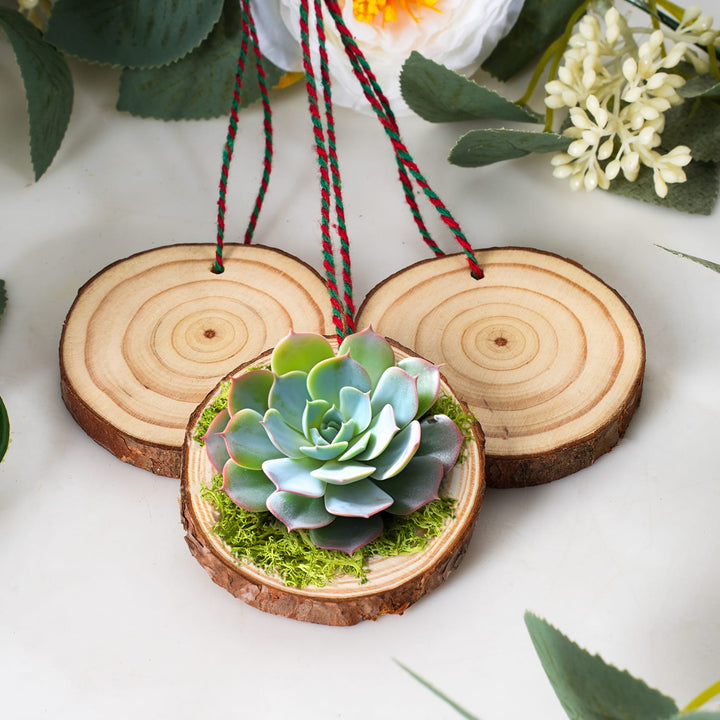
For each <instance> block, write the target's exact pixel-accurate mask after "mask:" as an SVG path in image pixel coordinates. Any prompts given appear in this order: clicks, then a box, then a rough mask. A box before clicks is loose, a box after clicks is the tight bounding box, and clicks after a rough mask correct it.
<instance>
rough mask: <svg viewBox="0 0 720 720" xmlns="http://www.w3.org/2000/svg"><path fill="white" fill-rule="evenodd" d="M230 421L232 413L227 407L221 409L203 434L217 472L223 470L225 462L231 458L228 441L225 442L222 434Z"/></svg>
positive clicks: (209, 456) (206, 448)
mask: <svg viewBox="0 0 720 720" xmlns="http://www.w3.org/2000/svg"><path fill="white" fill-rule="evenodd" d="M228 422H230V413H229V412H228V411H227V409H225V410H221V411H220V412H219V413H218V414H217V415H216V416H215V417H214V418H213V420H212V422H211V423H210V425H208V429H207V432H206V433H205V435H203V440H204V441H205V452H206V453H207V456H208V460H210V464H211V465H212V466H213V467H214V468H215V470H216V471H217V472H222V469H223V467H225V463H226V462H227V461H228V460H229V459H230V454H229V453H228V449H227V443H226V442H225V438H224V437H223V436H222V435H221V434H220V433H222V432H223V430H225V428H226V427H227V424H228Z"/></svg>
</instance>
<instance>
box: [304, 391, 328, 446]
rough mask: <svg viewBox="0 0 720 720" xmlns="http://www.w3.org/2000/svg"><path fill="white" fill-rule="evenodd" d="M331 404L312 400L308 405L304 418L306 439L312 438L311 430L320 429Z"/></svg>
mask: <svg viewBox="0 0 720 720" xmlns="http://www.w3.org/2000/svg"><path fill="white" fill-rule="evenodd" d="M329 409H330V403H329V402H326V401H325V400H310V402H308V403H306V405H305V409H304V410H303V416H302V431H303V435H305V437H306V438H309V437H310V430H311V428H315V429H317V428H319V427H320V423H321V422H322V419H323V417H324V416H325V413H326V412H327V411H328V410H329Z"/></svg>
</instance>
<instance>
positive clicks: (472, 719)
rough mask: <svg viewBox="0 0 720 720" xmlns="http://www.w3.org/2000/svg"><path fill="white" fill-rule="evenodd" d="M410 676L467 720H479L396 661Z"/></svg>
mask: <svg viewBox="0 0 720 720" xmlns="http://www.w3.org/2000/svg"><path fill="white" fill-rule="evenodd" d="M395 662H396V663H397V664H398V665H399V666H400V667H401V668H402V669H403V670H404V671H405V672H406V673H407V674H408V675H410V676H412V677H414V678H415V679H416V680H417V681H418V682H419V683H420V684H421V685H424V686H425V687H426V688H427V689H428V690H429V691H430V692H431V693H433V694H434V695H437V697H439V698H440V699H441V700H443V701H444V702H446V703H447V704H448V705H449V706H450V707H451V708H452V709H453V710H456V711H457V712H458V714H459V715H461V716H462V717H464V718H467V720H478V718H477V717H475V715H471V714H470V713H469V712H468V711H467V710H465V708H463V707H461V706H460V705H458V704H457V703H456V702H455V701H454V700H451V699H450V698H449V697H448V696H447V695H445V693H443V692H441V691H440V690H438V689H437V688H436V687H435V686H434V685H431V684H430V683H429V682H428V681H427V680H425V678H423V677H420V675H418V674H417V673H416V672H414V671H412V670H411V669H410V668H409V667H407V666H406V665H403V664H402V663H401V662H400V661H399V660H396V661H395Z"/></svg>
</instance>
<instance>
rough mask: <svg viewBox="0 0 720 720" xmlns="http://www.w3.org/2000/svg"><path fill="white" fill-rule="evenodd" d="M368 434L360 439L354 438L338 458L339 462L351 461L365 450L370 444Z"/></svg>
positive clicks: (364, 434)
mask: <svg viewBox="0 0 720 720" xmlns="http://www.w3.org/2000/svg"><path fill="white" fill-rule="evenodd" d="M370 437H371V436H370V433H363V434H362V435H360V437H358V438H356V439H355V440H353V441H352V443H350V444H349V445H348V449H347V450H346V451H345V452H344V453H343V454H342V455H341V456H340V457H339V458H338V461H339V462H345V461H346V460H352V459H353V458H354V457H357V456H358V455H359V454H360V453H361V452H363V450H365V448H367V446H368V443H369V442H370Z"/></svg>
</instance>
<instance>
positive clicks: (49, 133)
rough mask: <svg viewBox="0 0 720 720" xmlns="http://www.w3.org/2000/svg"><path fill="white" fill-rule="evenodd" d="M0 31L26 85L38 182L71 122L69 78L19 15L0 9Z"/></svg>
mask: <svg viewBox="0 0 720 720" xmlns="http://www.w3.org/2000/svg"><path fill="white" fill-rule="evenodd" d="M0 27H2V29H3V30H4V31H5V33H6V34H7V36H8V40H9V41H10V44H11V45H12V48H13V51H14V52H15V57H16V59H17V62H18V65H19V66H20V72H21V74H22V79H23V83H24V85H25V95H26V96H27V104H28V116H29V119H30V157H31V159H32V164H33V169H34V171H35V179H36V180H37V179H39V178H40V176H41V175H42V174H43V173H44V172H45V171H46V170H47V169H48V167H49V166H50V163H51V162H52V161H53V158H54V157H55V153H57V151H58V148H59V147H60V143H62V140H63V137H64V136H65V131H66V130H67V126H68V123H69V122H70V113H71V111H72V104H73V83H72V76H71V75H70V70H69V68H68V66H67V63H66V62H65V59H64V58H63V56H62V55H61V54H60V53H59V52H58V51H57V50H56V49H55V48H54V47H52V45H49V44H48V43H46V42H45V41H44V40H43V37H42V35H41V34H40V31H39V30H38V29H37V28H36V27H35V26H34V25H33V24H32V23H31V22H29V21H28V20H26V19H25V18H24V17H23V16H22V15H21V14H20V13H19V12H17V11H16V10H11V9H10V8H0Z"/></svg>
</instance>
